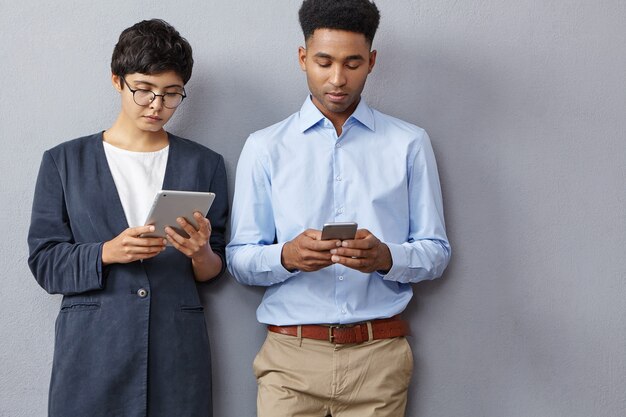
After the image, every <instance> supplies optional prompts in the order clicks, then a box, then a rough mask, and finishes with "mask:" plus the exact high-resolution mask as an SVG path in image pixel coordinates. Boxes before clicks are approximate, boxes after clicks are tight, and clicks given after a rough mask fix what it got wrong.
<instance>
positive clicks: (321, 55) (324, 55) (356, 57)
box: [314, 52, 365, 61]
mask: <svg viewBox="0 0 626 417" xmlns="http://www.w3.org/2000/svg"><path fill="white" fill-rule="evenodd" d="M314 56H315V57H316V58H326V59H333V57H332V56H331V55H329V54H327V53H324V52H318V53H316V54H315V55H314ZM364 60H365V58H363V56H362V55H358V54H357V55H349V56H347V57H346V58H345V59H344V61H364Z"/></svg>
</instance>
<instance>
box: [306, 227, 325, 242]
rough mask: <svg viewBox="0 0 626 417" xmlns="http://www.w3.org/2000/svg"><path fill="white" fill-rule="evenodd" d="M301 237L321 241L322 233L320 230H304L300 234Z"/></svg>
mask: <svg viewBox="0 0 626 417" xmlns="http://www.w3.org/2000/svg"><path fill="white" fill-rule="evenodd" d="M302 235H304V236H306V237H308V238H311V239H314V240H321V239H322V231H321V230H315V229H306V230H305V231H304V232H302Z"/></svg>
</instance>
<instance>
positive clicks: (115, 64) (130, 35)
mask: <svg viewBox="0 0 626 417" xmlns="http://www.w3.org/2000/svg"><path fill="white" fill-rule="evenodd" d="M192 68H193V56H192V51H191V45H189V42H187V40H186V39H185V38H183V37H182V36H180V33H178V31H177V30H176V29H174V27H173V26H171V25H170V24H169V23H167V22H165V21H164V20H160V19H152V20H143V21H141V22H139V23H136V24H134V25H133V26H131V27H129V28H127V29H125V30H124V31H123V32H122V33H121V34H120V38H119V40H118V42H117V45H115V48H114V49H113V56H112V57H111V72H112V73H113V74H115V75H119V76H121V77H123V76H124V75H126V74H133V73H135V72H138V73H141V74H159V73H162V72H166V71H174V72H175V73H177V74H178V75H179V76H180V78H182V79H183V83H184V84H186V83H187V81H189V79H190V78H191V70H192Z"/></svg>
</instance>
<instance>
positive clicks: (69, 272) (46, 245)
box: [28, 151, 104, 295]
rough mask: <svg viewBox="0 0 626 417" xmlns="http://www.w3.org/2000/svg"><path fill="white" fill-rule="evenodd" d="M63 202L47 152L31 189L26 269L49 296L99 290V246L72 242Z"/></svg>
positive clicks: (62, 190) (58, 176)
mask: <svg viewBox="0 0 626 417" xmlns="http://www.w3.org/2000/svg"><path fill="white" fill-rule="evenodd" d="M74 180H76V179H74ZM65 201H66V200H65V187H64V183H63V180H62V175H61V173H60V172H59V169H58V166H57V164H56V162H55V160H54V158H53V157H52V155H51V153H50V151H46V152H45V153H44V155H43V159H42V162H41V167H40V169H39V175H38V177H37V184H36V186H35V196H34V199H33V210H32V215H31V223H30V229H29V231H28V247H29V257H28V266H29V267H30V270H31V271H32V273H33V275H34V276H35V279H36V280H37V282H38V283H39V285H41V287H42V288H43V289H44V290H46V291H47V292H48V293H50V294H64V295H71V294H78V293H82V292H87V291H93V290H101V289H103V288H104V278H103V273H102V245H103V242H95V243H82V242H80V243H77V242H75V240H74V234H73V233H72V228H71V222H70V217H71V215H70V213H69V212H68V208H67V205H66V202H65Z"/></svg>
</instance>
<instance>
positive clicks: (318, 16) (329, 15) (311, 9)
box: [298, 0, 380, 45]
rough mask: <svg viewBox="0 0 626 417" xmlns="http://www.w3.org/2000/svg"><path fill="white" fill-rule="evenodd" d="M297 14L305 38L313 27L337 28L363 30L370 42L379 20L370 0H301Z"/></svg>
mask: <svg viewBox="0 0 626 417" xmlns="http://www.w3.org/2000/svg"><path fill="white" fill-rule="evenodd" d="M298 15H299V17H300V26H302V32H304V39H305V40H308V39H309V37H310V36H311V35H313V32H315V29H339V30H347V31H349V32H356V33H362V34H363V35H365V38H366V39H367V40H368V41H369V43H370V45H371V44H372V42H373V41H374V35H375V34H376V29H378V23H379V22H380V12H379V11H378V8H377V7H376V4H375V3H374V2H373V1H370V0H304V2H302V7H300V12H299V13H298Z"/></svg>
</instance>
